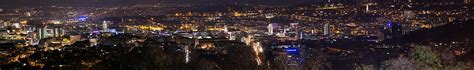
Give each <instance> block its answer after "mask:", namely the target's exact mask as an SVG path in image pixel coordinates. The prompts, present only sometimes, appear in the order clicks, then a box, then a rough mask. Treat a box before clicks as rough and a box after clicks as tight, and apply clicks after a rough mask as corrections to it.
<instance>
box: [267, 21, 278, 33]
mask: <svg viewBox="0 0 474 70" xmlns="http://www.w3.org/2000/svg"><path fill="white" fill-rule="evenodd" d="M277 27H278V24H277V23H271V24H268V26H267V29H268V35H273V34H274V33H275V29H277Z"/></svg>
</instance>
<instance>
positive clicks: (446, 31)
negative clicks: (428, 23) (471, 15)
mask: <svg viewBox="0 0 474 70" xmlns="http://www.w3.org/2000/svg"><path fill="white" fill-rule="evenodd" d="M466 39H474V20H468V21H460V22H455V23H454V24H446V25H443V26H439V27H435V28H431V29H422V30H417V31H413V32H410V33H409V34H407V35H404V36H403V37H402V40H403V41H402V42H406V43H427V42H450V41H461V40H466Z"/></svg>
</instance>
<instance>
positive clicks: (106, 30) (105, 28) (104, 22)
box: [102, 21, 111, 32]
mask: <svg viewBox="0 0 474 70" xmlns="http://www.w3.org/2000/svg"><path fill="white" fill-rule="evenodd" d="M109 23H111V21H103V22H102V31H103V32H108V29H109V28H108V24H109Z"/></svg>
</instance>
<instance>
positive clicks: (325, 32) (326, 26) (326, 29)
mask: <svg viewBox="0 0 474 70" xmlns="http://www.w3.org/2000/svg"><path fill="white" fill-rule="evenodd" d="M330 29H331V28H330V25H329V23H325V24H324V26H323V35H325V36H327V35H330Z"/></svg>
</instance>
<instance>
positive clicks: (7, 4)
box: [0, 0, 326, 8]
mask: <svg viewBox="0 0 474 70" xmlns="http://www.w3.org/2000/svg"><path fill="white" fill-rule="evenodd" d="M324 1H326V0H0V8H15V7H31V6H52V5H55V6H80V7H87V6H115V5H135V4H154V3H198V4H203V3H204V4H208V3H216V4H230V3H250V4H271V5H287V4H300V3H314V2H324Z"/></svg>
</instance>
